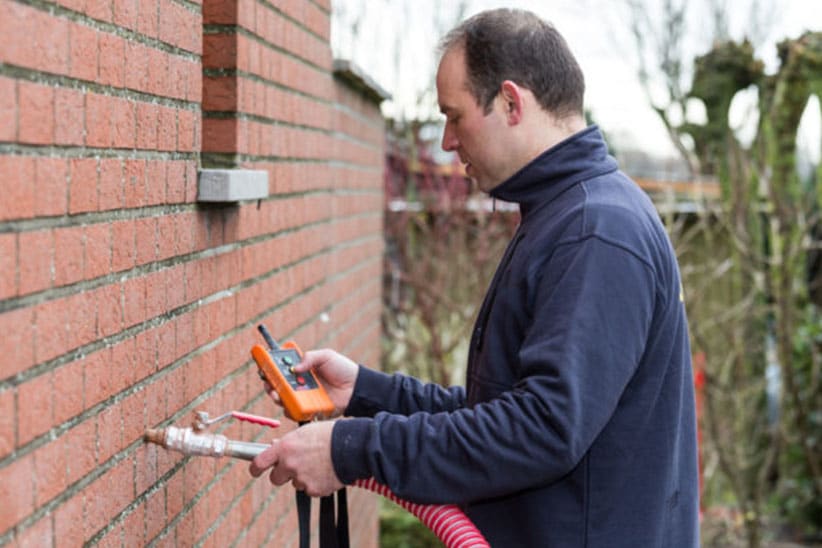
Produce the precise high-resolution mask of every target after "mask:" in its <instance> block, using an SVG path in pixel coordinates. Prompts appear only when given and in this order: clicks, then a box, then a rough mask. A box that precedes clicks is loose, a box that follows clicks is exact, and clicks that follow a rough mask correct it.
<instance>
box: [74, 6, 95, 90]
mask: <svg viewBox="0 0 822 548" xmlns="http://www.w3.org/2000/svg"><path fill="white" fill-rule="evenodd" d="M81 1H82V0H81ZM69 38H70V40H69V43H70V45H69V48H70V53H69V67H70V68H69V75H70V76H71V77H72V78H77V79H78V80H85V81H88V82H94V81H96V80H97V65H98V56H99V53H98V52H99V46H98V40H99V38H98V32H97V30H95V29H93V28H91V27H87V26H85V25H82V24H80V23H71V24H70V28H69Z"/></svg>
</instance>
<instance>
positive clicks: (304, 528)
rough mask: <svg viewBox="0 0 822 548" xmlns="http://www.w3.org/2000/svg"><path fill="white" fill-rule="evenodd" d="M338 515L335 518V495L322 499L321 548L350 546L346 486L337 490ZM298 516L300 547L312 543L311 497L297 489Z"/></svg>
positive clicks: (307, 546) (345, 547)
mask: <svg viewBox="0 0 822 548" xmlns="http://www.w3.org/2000/svg"><path fill="white" fill-rule="evenodd" d="M336 510H337V517H336V520H335V519H334V495H329V496H327V497H322V498H321V499H320V548H349V543H348V497H347V495H346V491H345V488H344V487H343V488H342V489H340V490H339V491H337V508H336ZM297 518H298V520H299V526H300V548H309V547H310V545H311V497H309V496H308V495H306V494H305V491H297Z"/></svg>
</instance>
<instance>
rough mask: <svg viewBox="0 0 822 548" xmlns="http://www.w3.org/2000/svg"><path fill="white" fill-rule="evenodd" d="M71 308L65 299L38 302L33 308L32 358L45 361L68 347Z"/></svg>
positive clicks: (39, 361) (38, 361)
mask: <svg viewBox="0 0 822 548" xmlns="http://www.w3.org/2000/svg"><path fill="white" fill-rule="evenodd" d="M71 314H72V310H71V309H70V308H69V302H68V300H67V299H55V300H52V301H46V302H44V303H40V304H38V305H37V306H36V307H35V310H34V360H35V361H36V362H37V363H41V362H45V361H48V360H51V359H53V358H56V357H57V356H59V355H61V354H64V353H65V352H66V351H67V350H68V349H69V344H68V343H67V341H68V331H69V322H70V319H71Z"/></svg>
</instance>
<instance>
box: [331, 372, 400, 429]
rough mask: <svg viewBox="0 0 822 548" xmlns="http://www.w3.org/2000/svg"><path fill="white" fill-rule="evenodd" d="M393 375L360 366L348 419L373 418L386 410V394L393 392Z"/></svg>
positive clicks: (349, 405)
mask: <svg viewBox="0 0 822 548" xmlns="http://www.w3.org/2000/svg"><path fill="white" fill-rule="evenodd" d="M393 378H394V377H393V375H388V374H386V373H383V372H382V371H376V370H374V369H369V368H368V367H365V366H364V365H360V370H359V372H358V373H357V380H356V382H355V383H354V391H353V392H352V394H351V400H350V401H349V402H348V406H347V407H346V408H345V412H344V413H343V414H344V415H345V416H346V417H373V416H374V415H376V414H377V413H379V412H380V411H383V410H384V407H383V406H384V405H385V397H386V394H390V393H391V390H392V383H393Z"/></svg>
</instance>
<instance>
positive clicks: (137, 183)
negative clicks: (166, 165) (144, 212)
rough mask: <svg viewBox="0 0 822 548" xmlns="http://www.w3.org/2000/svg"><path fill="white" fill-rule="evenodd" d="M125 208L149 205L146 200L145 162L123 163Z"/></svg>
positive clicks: (130, 161) (128, 161)
mask: <svg viewBox="0 0 822 548" xmlns="http://www.w3.org/2000/svg"><path fill="white" fill-rule="evenodd" d="M125 200H126V203H125V206H126V207H127V208H133V207H140V206H144V205H149V203H148V201H147V200H146V161H145V160H126V161H125Z"/></svg>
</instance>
